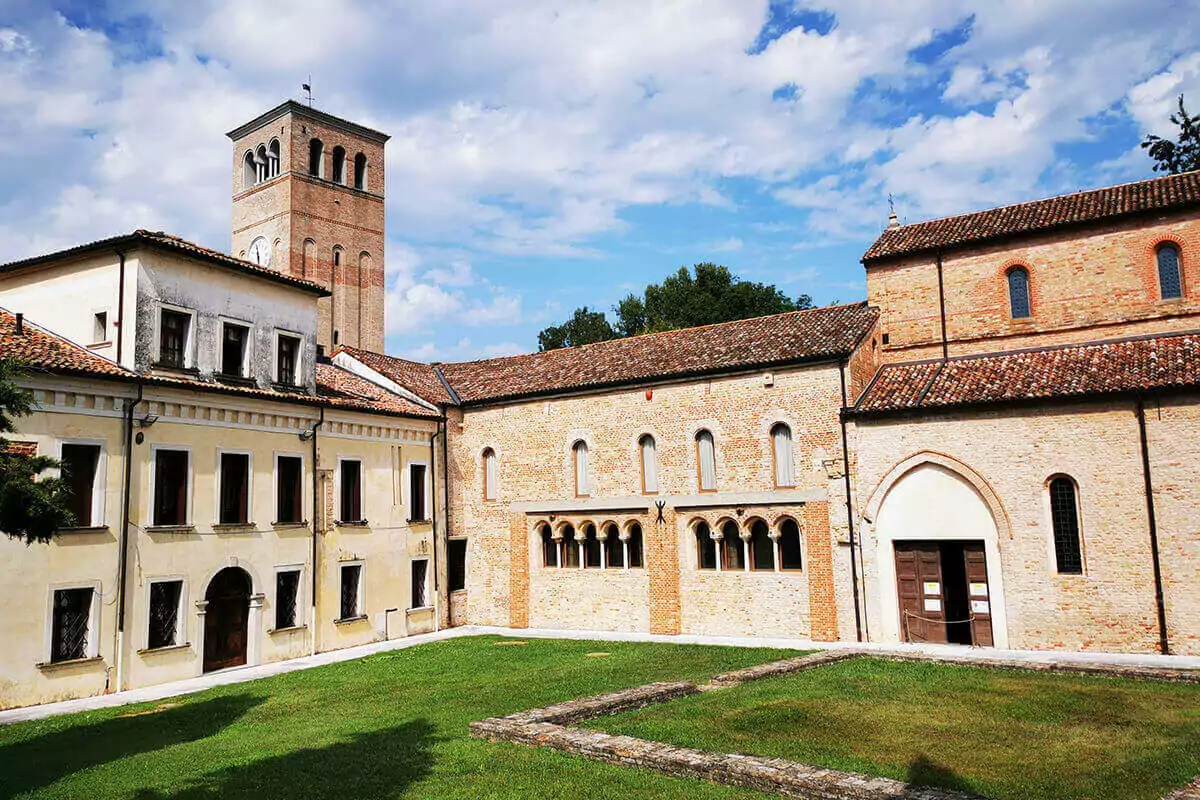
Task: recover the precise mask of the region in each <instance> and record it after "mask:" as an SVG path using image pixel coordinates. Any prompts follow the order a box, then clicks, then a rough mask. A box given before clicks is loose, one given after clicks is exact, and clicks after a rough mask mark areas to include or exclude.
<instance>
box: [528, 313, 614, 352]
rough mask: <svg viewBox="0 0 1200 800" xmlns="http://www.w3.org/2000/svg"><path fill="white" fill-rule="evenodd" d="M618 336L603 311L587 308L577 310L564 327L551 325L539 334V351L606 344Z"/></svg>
mask: <svg viewBox="0 0 1200 800" xmlns="http://www.w3.org/2000/svg"><path fill="white" fill-rule="evenodd" d="M617 336H618V334H617V332H616V331H615V330H613V326H612V325H610V324H609V323H608V320H607V319H606V318H605V316H604V312H603V311H588V308H587V306H584V307H583V308H577V309H575V314H574V315H572V317H571V318H570V319H569V320H567V321H566V322H564V323H563V324H562V325H551V326H550V327H549V328H546V329H545V330H544V331H542V332H541V333H539V334H538V349H539V350H557V349H558V348H560V347H578V346H579V345H581V344H592V343H593V342H604V341H607V340H609V339H615V338H617Z"/></svg>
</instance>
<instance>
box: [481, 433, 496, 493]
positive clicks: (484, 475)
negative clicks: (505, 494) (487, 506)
mask: <svg viewBox="0 0 1200 800" xmlns="http://www.w3.org/2000/svg"><path fill="white" fill-rule="evenodd" d="M489 454H490V458H491V460H492V463H493V464H494V465H495V468H494V469H493V470H492V472H493V473H494V477H495V480H494V481H490V480H488V458H489ZM479 467H480V469H479V472H480V484H481V486H480V492H479V496H480V497H481V498H483V502H485V503H495V502H497V501H498V500H499V499H500V454H499V453H497V452H496V448H495V447H493V446H492V445H487V446H485V447H484V448H483V450H481V451H480V453H479ZM493 483H495V486H493V485H492V484H493Z"/></svg>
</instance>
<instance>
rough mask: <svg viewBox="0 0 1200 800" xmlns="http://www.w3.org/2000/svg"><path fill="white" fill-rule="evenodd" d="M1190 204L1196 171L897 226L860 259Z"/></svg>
mask: <svg viewBox="0 0 1200 800" xmlns="http://www.w3.org/2000/svg"><path fill="white" fill-rule="evenodd" d="M1195 205H1200V171H1197V172H1185V173H1183V174H1181V175H1168V176H1165V177H1161V178H1152V179H1151V180H1146V181H1139V182H1137V183H1127V184H1123V185H1121V186H1108V187H1105V188H1103V189H1093V190H1091V191H1087V192H1077V193H1075V194H1067V195H1062V196H1061V197H1051V198H1049V199H1046V200H1034V201H1032V202H1029V203H1020V204H1018V205H1012V206H1003V207H1001V208H993V209H989V210H987V211H978V212H975V213H973V214H962V215H960V216H956V217H946V218H945V219H935V220H930V221H929V222H918V223H915V224H913V225H902V226H900V227H899V228H891V229H889V230H886V231H884V232H883V234H882V235H881V236H880V237H879V238H878V239H876V240H875V243H874V244H873V245H871V248H870V249H869V250H867V252H866V255H864V256H863V258H862V261H863V263H864V264H867V263H870V262H873V261H880V260H883V259H890V258H897V257H899V256H905V255H911V254H914V253H923V252H929V251H932V250H936V249H945V248H953V247H960V246H963V245H967V244H974V243H978V242H986V241H990V240H995V239H1004V238H1007V237H1010V236H1014V235H1017V234H1025V233H1035V232H1040V231H1048V230H1053V229H1055V228H1061V227H1063V226H1066V225H1076V224H1080V223H1085V222H1098V221H1101V220H1106V219H1111V218H1113V217H1121V216H1125V215H1128V214H1137V213H1140V212H1147V211H1160V210H1168V209H1174V208H1184V207H1188V206H1195Z"/></svg>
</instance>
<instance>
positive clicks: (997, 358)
mask: <svg viewBox="0 0 1200 800" xmlns="http://www.w3.org/2000/svg"><path fill="white" fill-rule="evenodd" d="M1193 386H1197V387H1200V333H1183V334H1172V335H1166V336H1155V337H1140V338H1135V339H1122V340H1113V341H1107V342H1095V343H1090V344H1081V345H1068V346H1063V347H1053V348H1046V349H1041V350H1022V351H1017V352H1008V353H996V354H992V355H978V356H963V357H958V358H951V359H949V360H948V361H945V362H941V361H917V362H908V363H903V364H887V365H885V366H883V367H881V368H880V370H879V372H878V373H877V374H876V376H875V379H874V380H873V381H872V382H871V385H870V386H868V387H867V389H866V391H865V392H863V395H862V397H861V398H860V399H859V401H858V403H857V404H856V405H855V406H854V409H853V412H852V413H853V414H854V415H856V416H858V415H862V416H869V415H871V414H876V413H887V412H898V411H915V410H928V409H938V408H951V407H955V406H964V405H980V404H989V403H1006V402H1014V401H1023V400H1043V399H1052V398H1061V399H1070V398H1072V397H1087V396H1094V395H1102V394H1118V393H1133V392H1147V391H1155V390H1160V389H1172V388H1186V387H1193Z"/></svg>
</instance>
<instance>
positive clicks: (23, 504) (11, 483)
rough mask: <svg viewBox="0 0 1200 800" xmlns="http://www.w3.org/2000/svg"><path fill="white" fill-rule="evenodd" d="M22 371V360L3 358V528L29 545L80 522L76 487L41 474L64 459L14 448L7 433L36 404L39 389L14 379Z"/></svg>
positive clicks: (0, 432)
mask: <svg viewBox="0 0 1200 800" xmlns="http://www.w3.org/2000/svg"><path fill="white" fill-rule="evenodd" d="M17 373H18V366H17V364H16V363H14V362H13V361H12V360H10V359H0V531H3V532H4V533H5V535H7V536H9V537H10V538H13V539H24V540H25V542H26V543H27V544H28V543H31V542H48V541H50V539H51V537H52V536H53V535H54V531H56V530H58V529H59V528H64V527H67V526H69V525H71V524H72V523H74V521H75V519H74V517H73V516H72V514H71V512H70V510H69V509H68V505H67V504H68V500H69V496H70V488H69V485H68V483H67V481H66V480H65V479H63V478H61V477H59V478H55V477H48V476H47V477H40V478H39V477H37V476H38V475H40V474H41V473H43V472H45V471H46V470H51V469H56V468H58V467H59V466H60V465H59V462H58V461H56V460H55V459H53V458H47V457H46V456H27V455H24V454H22V453H20V452H14V451H12V450H10V449H9V446H8V440H7V439H5V438H4V436H3V434H6V433H13V432H14V431H15V430H16V428H15V426H14V424H13V421H14V420H15V419H16V418H17V417H25V416H28V415H29V414H31V413H33V411H34V409H35V404H34V399H33V394H32V393H30V392H28V391H25V390H24V389H22V388H20V387H19V386H17V385H16V383H15V382H14V380H13V379H14V378H15V377H16V375H17Z"/></svg>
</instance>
